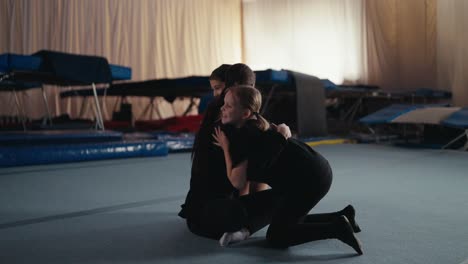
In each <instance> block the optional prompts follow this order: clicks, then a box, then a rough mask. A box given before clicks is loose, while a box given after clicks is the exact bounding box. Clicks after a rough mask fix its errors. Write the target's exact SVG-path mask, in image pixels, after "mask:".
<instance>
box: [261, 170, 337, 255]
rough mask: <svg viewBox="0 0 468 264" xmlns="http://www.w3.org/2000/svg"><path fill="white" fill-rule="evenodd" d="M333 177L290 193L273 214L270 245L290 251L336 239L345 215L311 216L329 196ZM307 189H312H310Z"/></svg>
mask: <svg viewBox="0 0 468 264" xmlns="http://www.w3.org/2000/svg"><path fill="white" fill-rule="evenodd" d="M331 182H332V175H331V173H330V174H329V175H323V176H322V177H321V179H320V182H316V183H314V184H312V185H300V186H305V187H304V188H301V187H299V188H296V189H294V191H290V192H287V193H286V194H285V195H284V198H283V199H282V200H281V202H280V203H279V204H278V205H277V206H276V209H275V210H274V212H273V215H272V218H271V223H270V227H269V228H268V231H267V240H268V242H269V243H270V244H271V245H272V246H275V247H289V246H294V245H299V244H303V243H306V242H310V241H315V240H321V239H327V238H336V236H337V232H339V231H340V230H338V229H337V226H336V221H335V220H336V219H337V218H338V217H339V216H340V214H341V212H334V213H326V214H309V215H308V212H309V211H310V210H311V209H312V208H314V207H315V206H316V205H317V204H318V202H319V201H320V200H321V199H322V198H323V197H325V195H326V194H327V193H328V191H329V189H330V186H331ZM307 186H309V187H311V188H307Z"/></svg>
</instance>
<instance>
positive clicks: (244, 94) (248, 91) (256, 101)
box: [228, 85, 270, 131]
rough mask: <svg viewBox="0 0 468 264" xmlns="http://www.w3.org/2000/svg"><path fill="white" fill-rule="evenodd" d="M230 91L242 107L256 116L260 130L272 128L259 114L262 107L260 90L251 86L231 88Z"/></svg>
mask: <svg viewBox="0 0 468 264" xmlns="http://www.w3.org/2000/svg"><path fill="white" fill-rule="evenodd" d="M228 91H230V92H231V93H232V95H233V96H234V98H236V99H237V100H238V102H239V104H240V105H241V107H243V108H245V109H248V110H250V111H251V112H252V114H253V115H255V117H256V118H257V120H256V126H257V127H258V128H259V129H260V130H262V131H265V130H268V129H269V128H270V123H269V122H268V121H267V120H266V119H265V118H264V117H263V116H261V115H260V113H259V112H260V108H261V107H262V94H261V93H260V91H259V90H258V89H256V88H254V87H253V86H249V85H236V86H232V87H229V89H228Z"/></svg>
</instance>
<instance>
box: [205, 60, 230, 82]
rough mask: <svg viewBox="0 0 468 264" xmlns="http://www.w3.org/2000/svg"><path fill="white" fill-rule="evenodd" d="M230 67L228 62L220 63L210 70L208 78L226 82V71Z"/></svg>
mask: <svg viewBox="0 0 468 264" xmlns="http://www.w3.org/2000/svg"><path fill="white" fill-rule="evenodd" d="M230 67H231V65H230V64H221V66H219V67H218V68H216V69H214V70H213V71H212V72H211V75H210V78H209V80H217V81H220V82H226V72H227V70H228V69H229V68H230Z"/></svg>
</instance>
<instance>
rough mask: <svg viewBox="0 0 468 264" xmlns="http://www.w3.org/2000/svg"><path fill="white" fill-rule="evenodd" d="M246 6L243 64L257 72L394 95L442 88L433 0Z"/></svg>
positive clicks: (261, 0) (288, 0)
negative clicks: (370, 87)
mask: <svg viewBox="0 0 468 264" xmlns="http://www.w3.org/2000/svg"><path fill="white" fill-rule="evenodd" d="M243 3H244V5H243V10H244V24H243V30H244V36H245V37H244V47H245V60H246V62H247V63H248V64H250V65H252V66H253V67H255V68H259V69H262V68H267V67H272V68H286V69H292V70H297V71H301V72H304V73H308V74H312V75H315V76H318V77H320V78H328V79H330V80H332V81H334V82H336V83H339V84H341V83H366V84H374V85H379V86H380V87H381V88H383V89H384V90H393V91H395V90H411V89H413V90H414V89H416V88H422V87H425V88H435V89H437V88H439V87H436V63H435V62H436V49H435V46H436V45H435V44H436V12H435V11H436V2H435V0H412V1H407V0H379V1H374V0H314V1H307V0H257V1H249V0H244V2H243ZM441 88H442V89H447V87H441Z"/></svg>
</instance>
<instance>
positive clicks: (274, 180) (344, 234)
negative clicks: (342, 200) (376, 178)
mask: <svg viewBox="0 0 468 264" xmlns="http://www.w3.org/2000/svg"><path fill="white" fill-rule="evenodd" d="M261 103H262V99H261V94H260V92H259V91H258V90H257V89H255V88H253V87H251V86H235V87H230V88H229V89H228V91H227V93H226V95H225V97H224V105H223V106H222V108H221V111H222V115H221V122H222V124H223V125H231V126H233V127H234V132H224V131H229V130H226V129H224V131H223V130H222V129H221V128H220V127H218V128H216V129H215V133H213V137H214V138H215V142H214V144H215V145H217V146H219V147H220V148H221V149H222V151H223V153H224V158H225V163H226V173H227V177H228V179H229V181H230V182H231V184H232V185H233V186H234V187H235V188H236V189H239V190H241V189H243V188H244V186H245V185H246V184H247V182H248V181H257V182H264V183H267V184H268V185H270V186H271V187H272V191H273V192H274V193H275V195H276V196H277V197H281V198H280V200H279V202H277V203H276V206H275V207H274V209H273V211H272V213H271V215H272V217H271V223H270V226H269V228H268V231H267V240H268V242H270V244H271V245H272V246H275V247H289V246H294V245H298V244H303V243H306V242H309V241H315V240H321V239H330V238H335V239H339V240H340V241H342V242H344V243H346V244H347V245H349V246H351V247H352V248H353V249H354V250H355V251H356V252H357V253H358V254H359V255H362V248H361V245H360V242H359V240H358V239H357V237H356V236H355V235H354V232H355V231H356V232H359V231H360V230H359V227H358V225H357V224H356V222H355V220H354V209H353V208H352V207H351V206H348V207H346V208H345V209H343V210H342V211H339V212H335V213H330V214H320V215H313V214H311V215H308V212H309V211H310V210H311V209H312V208H314V207H315V206H316V205H317V203H318V202H319V201H320V200H321V199H322V198H323V197H324V196H325V195H326V194H327V192H328V190H329V189H330V186H331V183H332V170H331V167H330V165H329V164H328V161H327V160H326V159H325V158H324V157H323V156H322V155H320V154H319V153H318V152H316V151H314V150H313V149H312V148H311V147H309V146H308V145H307V144H304V143H302V142H300V141H298V140H295V139H293V138H289V139H285V138H284V137H282V136H280V135H279V134H278V133H276V132H274V131H272V130H270V129H269V124H268V122H267V121H266V120H265V119H264V118H263V117H262V116H261V115H260V114H259V113H258V112H259V110H260V107H261ZM242 234H244V235H242ZM245 234H247V235H248V230H245V229H244V230H243V229H240V230H238V231H236V232H226V233H225V234H224V235H223V237H222V238H221V243H224V244H229V242H230V241H231V240H234V241H237V240H242V239H244V238H245V236H246V235H245Z"/></svg>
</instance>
